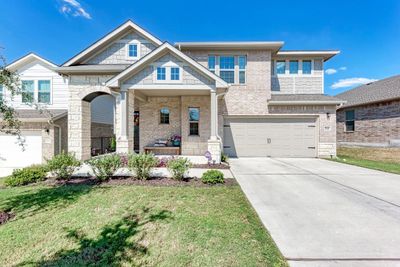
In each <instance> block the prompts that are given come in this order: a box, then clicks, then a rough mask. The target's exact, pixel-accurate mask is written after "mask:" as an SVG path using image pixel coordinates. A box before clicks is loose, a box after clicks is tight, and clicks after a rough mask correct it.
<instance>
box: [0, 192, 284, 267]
mask: <svg viewBox="0 0 400 267" xmlns="http://www.w3.org/2000/svg"><path fill="white" fill-rule="evenodd" d="M1 209H2V210H11V211H12V212H13V213H15V214H16V217H15V218H14V219H13V220H12V221H9V222H8V223H6V224H4V225H1V226H0V266H15V265H20V266H25V265H28V266H29V265H31V266H37V265H40V266H87V265H96V266H132V265H134V266H138V265H141V266H286V262H285V260H284V259H283V258H282V256H281V254H280V253H279V251H278V249H277V248H276V246H275V244H274V242H273V241H272V239H271V237H270V236H269V234H268V233H267V231H266V230H265V229H264V228H263V226H262V224H261V222H260V220H259V219H258V217H257V215H256V214H255V212H254V210H253V209H252V208H251V206H250V205H249V203H248V201H247V199H246V198H245V196H244V195H243V193H242V191H241V189H240V187H239V186H237V185H235V186H215V187H205V188H196V187H148V186H84V185H79V186H61V187H48V186H44V185H35V186H26V187H19V188H10V189H9V188H7V189H0V210H1Z"/></svg>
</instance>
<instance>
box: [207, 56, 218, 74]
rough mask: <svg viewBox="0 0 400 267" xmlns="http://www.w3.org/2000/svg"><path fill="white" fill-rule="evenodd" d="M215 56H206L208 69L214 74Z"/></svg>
mask: <svg viewBox="0 0 400 267" xmlns="http://www.w3.org/2000/svg"><path fill="white" fill-rule="evenodd" d="M215 63H216V60H215V56H208V69H209V70H210V71H211V72H212V73H215Z"/></svg>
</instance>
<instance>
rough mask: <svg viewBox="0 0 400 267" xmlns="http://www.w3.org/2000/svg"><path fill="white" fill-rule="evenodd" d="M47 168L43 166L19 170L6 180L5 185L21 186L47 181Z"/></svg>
mask: <svg viewBox="0 0 400 267" xmlns="http://www.w3.org/2000/svg"><path fill="white" fill-rule="evenodd" d="M46 174H47V168H46V166H43V165H32V166H30V167H26V168H23V169H17V170H14V171H13V172H12V174H11V175H10V176H8V177H6V178H5V180H4V183H5V185H7V186H21V185H27V184H31V183H36V182H38V181H44V180H46Z"/></svg>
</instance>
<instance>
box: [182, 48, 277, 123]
mask: <svg viewBox="0 0 400 267" xmlns="http://www.w3.org/2000/svg"><path fill="white" fill-rule="evenodd" d="M183 52H184V53H186V54H187V55H189V56H191V57H192V58H194V59H195V60H196V61H198V62H199V63H200V64H202V65H203V66H205V67H206V68H208V66H207V64H208V55H223V54H230V55H247V69H246V84H244V85H235V84H233V85H231V86H230V88H229V92H228V93H227V94H226V95H225V97H224V100H223V102H224V104H223V105H222V106H221V107H220V108H222V109H223V110H222V113H224V114H229V115H243V114H246V115H264V114H267V113H268V109H267V105H266V103H267V100H268V99H271V51H267V50H259V51H254V50H251V51H231V52H228V51H183Z"/></svg>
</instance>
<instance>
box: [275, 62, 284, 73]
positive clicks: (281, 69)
mask: <svg viewBox="0 0 400 267" xmlns="http://www.w3.org/2000/svg"><path fill="white" fill-rule="evenodd" d="M285 72H286V62H285V60H277V61H276V72H275V73H276V74H285Z"/></svg>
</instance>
